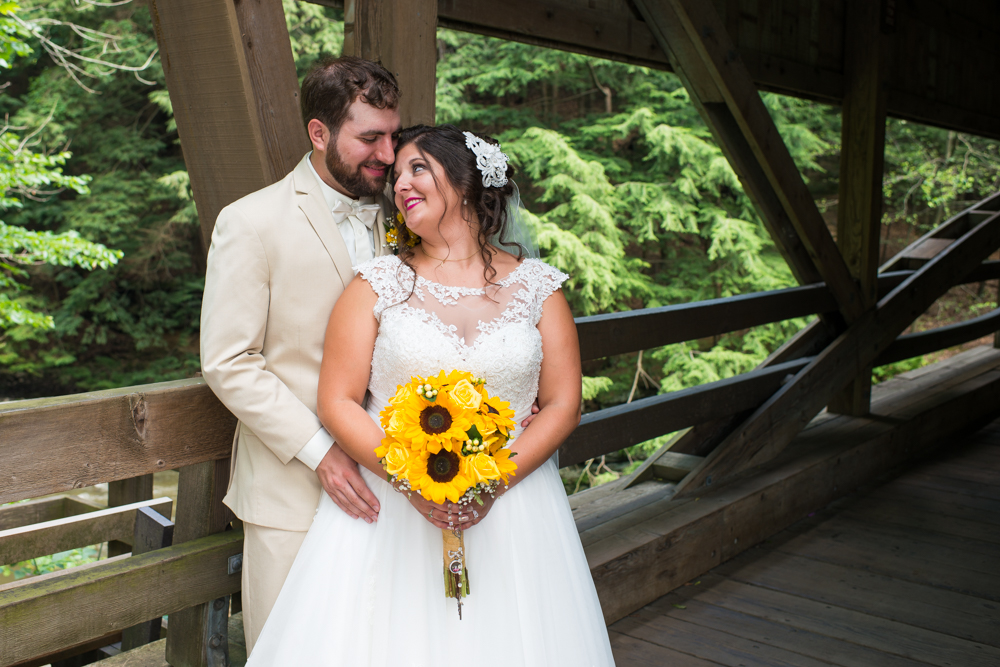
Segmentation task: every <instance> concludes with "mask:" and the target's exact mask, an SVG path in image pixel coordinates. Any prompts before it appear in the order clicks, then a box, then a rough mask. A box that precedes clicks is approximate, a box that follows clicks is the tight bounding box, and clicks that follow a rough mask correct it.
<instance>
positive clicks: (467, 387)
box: [448, 380, 483, 411]
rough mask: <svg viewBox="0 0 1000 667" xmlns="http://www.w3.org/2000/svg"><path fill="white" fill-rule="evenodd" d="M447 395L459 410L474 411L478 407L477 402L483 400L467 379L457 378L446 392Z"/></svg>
mask: <svg viewBox="0 0 1000 667" xmlns="http://www.w3.org/2000/svg"><path fill="white" fill-rule="evenodd" d="M448 395H449V396H451V400H452V401H453V402H454V403H455V405H456V406H457V407H458V408H459V409H461V410H472V411H476V410H478V409H479V404H480V403H481V402H482V401H483V396H482V394H480V393H479V392H478V391H477V390H476V388H475V387H474V386H472V383H471V382H469V381H468V380H459V381H458V382H457V383H456V384H455V386H454V387H452V390H451V391H449V392H448Z"/></svg>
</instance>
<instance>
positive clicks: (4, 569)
mask: <svg viewBox="0 0 1000 667" xmlns="http://www.w3.org/2000/svg"><path fill="white" fill-rule="evenodd" d="M103 546H104V545H102V544H95V545H93V546H89V547H83V548H82V549H71V550H69V551H61V552H59V553H57V554H52V555H51V556H39V557H38V558H32V559H31V560H26V561H23V562H21V563H12V564H11V565H0V579H15V580H16V579H24V578H25V577H33V576H35V575H38V574H47V573H49V572H58V571H60V570H68V569H69V568H71V567H76V566H77V565H85V564H87V563H93V562H94V561H97V560H99V559H100V555H101V550H102V547H103Z"/></svg>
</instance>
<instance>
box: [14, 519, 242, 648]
mask: <svg viewBox="0 0 1000 667" xmlns="http://www.w3.org/2000/svg"><path fill="white" fill-rule="evenodd" d="M242 550H243V534H242V532H229V533H224V534H220V535H212V536H210V537H206V538H202V539H200V540H194V541H191V542H186V543H184V544H178V545H175V546H172V547H167V548H166V549H161V550H158V551H155V552H150V553H147V554H142V555H140V556H132V557H130V558H121V559H118V560H113V561H104V562H101V563H98V564H95V565H96V566H95V567H89V568H74V569H71V570H68V571H65V572H60V573H59V575H58V576H56V577H51V578H46V579H44V580H40V581H36V580H27V581H26V582H23V583H22V582H18V583H19V584H20V585H18V586H13V587H10V586H7V587H4V589H3V596H2V597H0V626H2V627H3V628H4V632H3V633H0V655H2V656H3V657H4V661H5V662H18V661H20V660H27V659H29V658H31V657H33V656H36V655H42V654H45V653H49V652H52V651H55V650H58V649H60V648H61V647H64V646H67V645H72V644H78V643H81V642H84V641H86V640H88V639H89V638H92V637H99V636H102V635H104V634H107V633H108V632H111V631H114V630H120V629H122V628H125V627H129V626H132V625H135V624H137V623H140V622H142V621H144V620H147V619H150V618H153V617H156V616H162V615H164V614H172V613H174V612H176V611H178V610H180V609H184V608H186V607H190V606H191V605H193V604H198V603H200V602H203V601H205V600H210V599H213V598H217V597H219V596H220V595H228V594H230V593H232V592H235V591H237V590H239V588H240V576H239V574H233V575H230V574H228V571H227V566H228V559H229V556H232V555H234V554H238V553H241V552H242ZM53 609H66V610H69V613H67V614H54V613H52V610H53ZM79 609H86V610H87V613H79V612H78V611H77V610H79Z"/></svg>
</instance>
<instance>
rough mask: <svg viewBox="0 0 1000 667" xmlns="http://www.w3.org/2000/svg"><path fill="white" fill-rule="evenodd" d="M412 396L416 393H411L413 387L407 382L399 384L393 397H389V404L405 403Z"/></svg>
mask: <svg viewBox="0 0 1000 667" xmlns="http://www.w3.org/2000/svg"><path fill="white" fill-rule="evenodd" d="M414 396H416V394H414V393H413V387H411V386H410V385H408V384H403V385H400V386H399V389H397V390H396V393H395V394H394V395H393V397H392V398H390V399H389V404H390V405H402V404H403V403H406V402H407V401H409V400H410V399H411V398H413V397H414Z"/></svg>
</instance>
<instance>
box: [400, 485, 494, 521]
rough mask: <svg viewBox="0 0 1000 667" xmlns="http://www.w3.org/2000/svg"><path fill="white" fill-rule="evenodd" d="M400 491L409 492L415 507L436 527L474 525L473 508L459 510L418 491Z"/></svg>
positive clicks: (453, 505) (408, 494) (457, 507)
mask: <svg viewBox="0 0 1000 667" xmlns="http://www.w3.org/2000/svg"><path fill="white" fill-rule="evenodd" d="M400 493H405V494H407V496H408V497H409V500H410V504H411V505H413V508H414V509H415V510H417V511H418V512H420V515H421V516H422V517H424V519H426V520H427V521H428V522H430V524H431V525H433V526H435V527H436V528H440V529H442V530H449V529H452V528H461V527H463V526H467V525H472V522H473V521H474V519H473V515H472V510H471V509H469V508H466V509H465V510H464V511H459V510H460V508H459V506H458V505H455V504H452V503H446V504H444V505H438V504H437V503H432V502H431V501H429V500H427V499H426V498H424V497H423V496H422V495H420V494H419V493H417V492H416V491H400ZM479 514H482V512H481V511H480V512H479Z"/></svg>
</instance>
